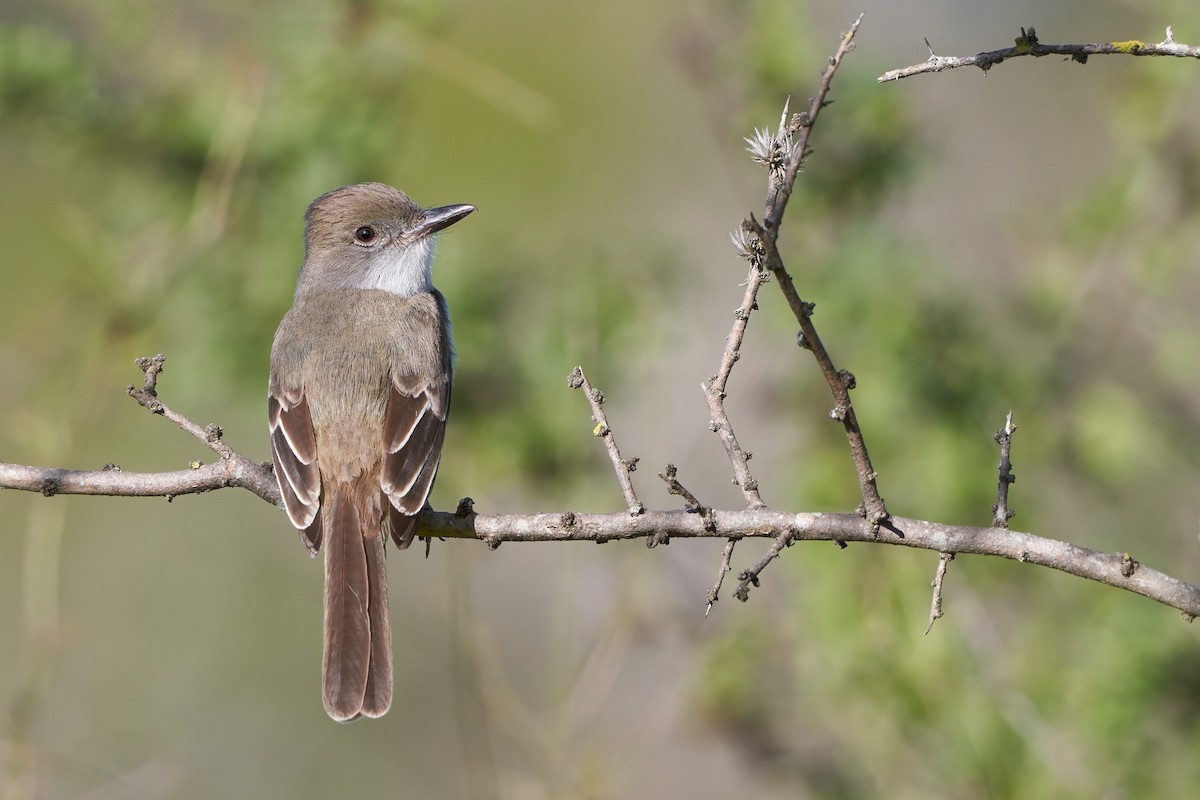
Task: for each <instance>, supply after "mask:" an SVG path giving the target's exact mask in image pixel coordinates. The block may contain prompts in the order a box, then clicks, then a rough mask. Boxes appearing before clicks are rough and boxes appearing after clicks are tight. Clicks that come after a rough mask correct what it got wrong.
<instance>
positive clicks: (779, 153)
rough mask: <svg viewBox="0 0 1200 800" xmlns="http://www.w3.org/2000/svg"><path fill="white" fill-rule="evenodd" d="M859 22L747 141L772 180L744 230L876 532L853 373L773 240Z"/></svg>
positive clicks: (879, 519)
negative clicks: (823, 395) (805, 98)
mask: <svg viewBox="0 0 1200 800" xmlns="http://www.w3.org/2000/svg"><path fill="white" fill-rule="evenodd" d="M861 23H862V15H859V17H858V19H856V20H855V21H854V24H853V25H852V26H851V27H850V30H849V31H848V32H846V33H845V34H843V35H842V41H841V44H840V45H839V46H838V49H837V51H836V52H835V53H834V54H833V55H832V56H831V57H830V59H829V65H828V66H827V67H826V68H825V71H824V72H823V73H822V74H821V83H820V86H819V87H818V89H817V93H816V95H814V96H813V98H812V99H811V100H810V101H809V104H808V110H807V111H806V112H803V113H801V114H796V115H795V116H793V117H792V118H791V119H790V120H789V119H787V106H786V105H785V106H784V115H783V119H782V120H780V124H779V131H778V132H777V133H776V134H775V136H774V137H767V136H764V134H762V133H758V134H756V136H755V139H754V140H753V141H752V142H751V148H750V149H751V152H752V153H753V154H754V158H755V160H756V161H758V162H759V163H763V164H766V165H767V166H768V168H769V169H770V172H771V179H770V181H769V187H768V189H767V200H766V206H765V211H764V214H763V221H762V223H759V222H758V221H757V220H755V219H754V217H753V216H752V217H751V218H750V219H749V220H747V221H746V222H744V223H743V228H744V229H746V230H749V231H751V232H752V233H753V234H754V237H755V239H756V240H757V243H758V245H759V246H760V247H761V248H762V254H763V255H762V258H763V263H764V264H765V266H766V267H767V268H768V269H769V270H770V271H771V274H772V275H774V276H775V279H776V281H777V282H778V283H779V289H780V291H782V292H783V296H784V298H786V299H787V303H788V306H789V307H790V308H791V309H792V313H793V314H794V315H795V317H796V321H797V322H799V323H800V335H799V336H798V337H797V341H798V342H799V343H800V345H801V346H802V347H804V348H805V349H807V350H810V351H811V352H812V354H813V357H814V358H816V360H817V364H818V365H819V366H820V368H821V373H822V374H823V375H824V376H825V380H826V382H828V384H829V389H830V391H831V392H832V393H833V398H834V408H833V410H832V411H831V412H830V416H831V417H833V419H835V420H837V421H839V422H841V423H842V427H843V428H845V431H846V438H847V440H848V441H849V443H850V454H851V456H852V457H853V459H854V465H855V468H856V470H857V472H858V480H859V485H860V488H861V490H862V497H863V505H862V513H863V516H864V517H865V518H866V519H867V520H868V521H869V522H870V523H871V525H872V527H873V529H875V530H876V531H878V529H879V527H880V526H881V525H884V524H885V523H886V522H887V520H888V512H887V508H886V507H885V505H884V502H883V498H882V497H880V495H879V488H878V486H877V485H876V478H877V475H876V472H875V470H874V468H873V467H872V466H871V457H870V455H869V454H868V453H867V445H866V442H865V440H864V439H863V435H862V430H861V429H860V428H859V426H858V418H857V416H856V415H855V413H854V406H853V404H852V403H851V401H850V390H851V389H853V388H854V386H855V378H854V375H853V374H852V373H850V372H849V371H846V370H838V369H837V367H835V366H834V363H833V359H832V358H831V357H830V355H829V351H828V350H827V349H826V348H825V345H824V343H823V342H822V341H821V337H820V336H819V335H818V334H817V329H816V327H815V326H814V325H813V321H812V312H813V308H814V306H813V304H812V303H806V302H804V301H803V300H801V299H800V295H799V293H798V292H797V291H796V285H795V284H794V283H793V282H792V277H791V275H789V274H788V271H787V268H786V267H785V266H784V263H783V257H782V256H781V255H780V254H779V247H778V244H777V239H778V237H779V226H780V223H781V221H782V219H783V212H784V210H785V209H786V208H787V203H788V199H789V198H790V197H791V194H792V188H793V186H794V185H795V182H796V176H797V175H798V174H799V172H800V167H801V166H802V165H803V163H804V159H805V158H806V157H807V156H808V155H809V153H811V148H810V147H809V145H808V139H809V136H810V134H811V133H812V129H813V126H814V125H815V124H816V121H817V117H818V115H819V114H820V113H821V109H822V108H824V107H825V106H826V105H827V104H828V102H829V101H827V100H826V98H827V96H828V94H829V87H830V84H831V83H832V81H833V76H834V74H835V73H836V72H837V69H838V67H839V66H840V65H841V63H842V59H843V58H844V57H845V56H846V54H847V53H849V52H850V50H852V49H853V47H854V36H855V34H856V33H857V32H858V26H859V25H860V24H861Z"/></svg>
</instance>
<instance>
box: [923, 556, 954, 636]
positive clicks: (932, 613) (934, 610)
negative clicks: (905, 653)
mask: <svg viewBox="0 0 1200 800" xmlns="http://www.w3.org/2000/svg"><path fill="white" fill-rule="evenodd" d="M953 560H954V553H938V567H937V572H936V573H934V576H933V582H932V583H930V584H929V585H930V586H932V587H933V602H932V603H931V604H930V606H929V624H928V625H926V626H925V635H926V636H928V635H929V632H930V631H931V630H933V623H934V622H936V621H937V620H939V619H941V618H942V582H943V581H945V580H946V568H947V567H948V566H950V562H951V561H953Z"/></svg>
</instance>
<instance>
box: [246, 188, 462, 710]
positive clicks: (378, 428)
mask: <svg viewBox="0 0 1200 800" xmlns="http://www.w3.org/2000/svg"><path fill="white" fill-rule="evenodd" d="M473 211H475V206H473V205H467V204H458V205H447V206H440V207H436V208H429V209H424V208H421V207H420V206H419V205H418V204H417V203H416V202H415V201H413V200H412V199H411V198H410V197H409V196H408V195H406V194H405V193H404V192H401V191H400V190H398V189H395V188H393V187H391V186H388V185H385V184H382V183H362V184H356V185H353V186H345V187H342V188H340V189H335V190H333V191H331V192H327V193H326V194H323V195H321V196H320V197H318V198H317V199H316V200H314V201H313V202H312V204H311V205H310V206H309V207H308V210H307V212H306V214H305V223H306V224H305V232H304V261H303V263H302V264H301V267H300V271H299V275H298V278H297V281H296V293H295V297H294V300H293V304H292V307H291V308H290V309H289V310H288V311H287V313H286V314H285V315H284V317H283V319H282V321H281V322H280V324H279V327H278V329H277V330H276V332H275V338H274V342H273V344H272V346H271V371H270V378H269V381H268V387H267V388H268V400H267V416H268V426H269V430H270V440H271V456H272V462H273V465H274V470H275V477H276V479H277V481H278V484H279V490H280V493H281V495H282V498H283V506H284V509H285V510H286V511H287V514H288V517H289V518H290V520H291V523H292V525H293V526H294V527H295V528H296V529H297V530H298V531H299V534H300V538H301V540H302V541H303V543H304V544H305V546H306V547H307V548H308V551H309V553H310V554H311V555H312V556H316V555H317V554H318V553H320V552H322V551H323V553H324V568H325V569H324V571H325V593H324V612H325V616H324V651H323V658H322V669H321V685H322V697H323V701H324V706H325V711H326V712H327V713H328V714H329V716H330V717H331V718H332V719H334V720H336V721H338V722H350V721H353V720H355V719H358V718H360V717H380V716H383V715H384V714H385V713H387V711H388V709H389V708H390V706H391V703H392V681H393V678H392V644H391V629H390V626H389V622H388V603H387V562H386V554H385V549H386V544H387V540H388V539H389V538H390V539H391V540H392V542H394V543H395V545H396V547H397V548H399V549H404V548H406V547H408V546H409V545H410V544H411V543H412V540H413V538H414V536H415V534H416V530H417V524H418V520H419V517H420V514H421V511H422V509H423V508H424V507H425V504H426V501H427V499H428V497H429V492H430V489H431V488H432V486H433V482H434V478H435V477H436V475H437V471H438V466H439V464H440V461H441V453H442V443H443V441H444V439H445V434H446V420H447V418H448V415H449V411H450V390H451V383H452V380H453V376H454V363H455V351H454V342H453V337H452V334H451V325H450V314H449V310H448V308H447V304H446V299H445V297H444V296H443V295H442V294H441V292H439V291H438V290H437V289H435V288H434V286H433V283H432V260H433V252H434V242H435V238H436V237H435V234H437V233H438V232H439V231H441V230H443V229H445V228H447V227H448V226H450V225H453V224H454V223H455V222H458V221H459V220H461V219H463V218H464V217H466V216H467V215H468V214H470V213H472V212H473Z"/></svg>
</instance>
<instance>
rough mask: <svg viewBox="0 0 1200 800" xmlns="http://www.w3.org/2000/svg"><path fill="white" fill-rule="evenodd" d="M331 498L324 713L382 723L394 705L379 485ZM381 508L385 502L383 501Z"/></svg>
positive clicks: (344, 487)
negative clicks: (365, 718)
mask: <svg viewBox="0 0 1200 800" xmlns="http://www.w3.org/2000/svg"><path fill="white" fill-rule="evenodd" d="M331 488H332V491H327V492H326V495H325V501H324V502H323V503H322V508H321V513H322V514H323V515H325V519H324V520H323V521H322V522H323V528H324V532H325V543H324V544H325V546H324V550H325V656H324V662H323V664H322V668H321V688H322V692H323V693H324V699H325V711H326V712H327V713H328V714H329V716H330V717H332V718H333V719H334V720H337V721H338V722H350V721H352V720H355V719H357V718H358V717H360V716H363V717H380V716H383V715H384V714H385V713H387V710H388V708H389V707H390V706H391V704H392V633H391V628H390V627H389V626H388V601H387V561H386V559H385V557H384V543H385V539H386V535H385V533H384V531H383V508H382V504H383V503H386V502H387V501H386V500H383V499H382V494H381V493H380V491H379V488H378V484H375V485H374V486H372V485H371V482H370V481H368V480H366V479H365V478H361V479H359V480H356V481H351V482H349V483H341V484H337V485H335V486H334V487H331ZM381 501H382V502H381Z"/></svg>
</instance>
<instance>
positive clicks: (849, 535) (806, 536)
mask: <svg viewBox="0 0 1200 800" xmlns="http://www.w3.org/2000/svg"><path fill="white" fill-rule="evenodd" d="M713 522H714V525H713V527H712V529H709V528H707V527H705V520H704V519H702V518H701V517H700V516H699V515H697V514H690V513H688V512H686V511H653V510H651V511H647V512H646V513H645V514H642V515H640V516H637V517H631V516H629V515H628V514H626V513H620V514H577V513H574V512H564V513H556V514H528V515H495V516H491V515H478V514H469V515H467V516H465V517H459V516H456V515H454V514H452V513H444V512H426V514H425V515H424V516H423V517H422V518H421V531H420V535H422V536H440V537H446V538H468V539H469V538H475V539H479V540H481V541H483V542H485V543H487V544H494V543H499V542H558V541H576V542H579V541H583V542H597V543H603V542H610V541H614V540H617V539H637V538H640V537H644V536H647V535H649V534H651V533H654V532H655V531H660V530H661V531H666V532H667V533H668V534H669V535H670V536H671V538H672V539H692V538H725V539H729V538H749V537H758V538H775V539H776V541H779V539H780V538H781V537H784V536H785V535H788V536H790V537H791V539H792V540H793V541H832V542H865V543H870V544H888V545H895V546H900V547H914V548H918V549H921V550H932V551H934V552H937V553H957V554H960V555H961V554H973V555H985V556H1000V557H1002V558H1008V559H1011V560H1013V561H1019V562H1021V563H1028V564H1038V565H1041V566H1043V567H1049V568H1051V569H1055V570H1058V571H1060V572H1066V573H1068V574H1071V575H1076V576H1078V577H1080V578H1087V579H1088V580H1093V581H1097V582H1099V583H1105V584H1108V585H1109V586H1115V587H1117V588H1120V589H1125V590H1127V591H1130V592H1134V593H1135V594H1140V595H1143V596H1145V597H1149V598H1150V599H1152V600H1157V601H1158V602H1160V603H1162V604H1164V605H1168V606H1171V607H1172V608H1177V609H1179V610H1180V611H1182V612H1184V613H1185V614H1186V615H1188V616H1190V617H1195V616H1200V586H1193V585H1192V584H1189V583H1185V582H1184V581H1181V580H1179V579H1178V578H1173V577H1171V576H1169V575H1166V574H1164V573H1162V572H1159V571H1157V570H1154V569H1151V568H1150V567H1147V566H1145V565H1144V564H1141V563H1139V562H1138V561H1136V560H1134V559H1133V557H1132V556H1131V555H1130V554H1128V553H1101V552H1099V551H1098V550H1091V549H1088V548H1086V547H1079V546H1078V545H1073V544H1070V543H1068V542H1061V541H1058V540H1055V539H1046V538H1042V537H1040V536H1035V535H1033V534H1031V533H1022V532H1020V531H1011V530H998V529H996V528H990V527H989V528H974V527H965V526H957V525H943V524H940V523H936V522H926V521H923V520H917V519H907V518H904V517H892V518H891V520H890V523H889V527H890V529H891V530H892V531H894V532H895V533H896V536H894V537H888V538H887V539H880V538H878V537H877V536H876V533H875V532H874V531H873V530H872V528H871V525H870V523H868V522H867V521H866V520H864V519H863V518H862V517H861V516H859V515H858V514H824V513H814V514H789V513H781V512H777V511H767V510H765V509H760V510H757V511H753V510H749V509H747V510H745V511H721V510H716V511H714V512H713Z"/></svg>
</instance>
